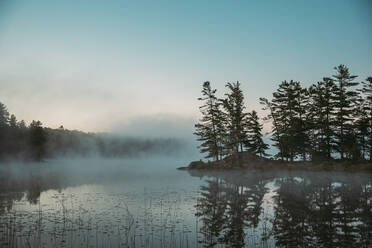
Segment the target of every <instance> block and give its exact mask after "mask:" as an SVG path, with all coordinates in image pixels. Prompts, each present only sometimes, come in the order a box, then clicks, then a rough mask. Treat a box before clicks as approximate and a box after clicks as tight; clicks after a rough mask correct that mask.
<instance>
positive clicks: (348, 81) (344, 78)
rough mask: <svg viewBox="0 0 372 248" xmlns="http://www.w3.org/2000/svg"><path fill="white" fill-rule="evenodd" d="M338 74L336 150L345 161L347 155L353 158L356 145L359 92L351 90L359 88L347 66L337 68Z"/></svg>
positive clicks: (335, 79)
mask: <svg viewBox="0 0 372 248" xmlns="http://www.w3.org/2000/svg"><path fill="white" fill-rule="evenodd" d="M335 70H336V74H335V75H333V78H334V81H335V83H336V87H334V92H333V93H334V96H333V101H334V107H335V119H334V126H335V130H336V132H335V136H336V140H335V149H336V151H337V152H339V153H340V157H341V159H344V158H345V156H346V154H347V153H348V154H349V157H352V151H351V149H352V147H353V146H354V144H355V139H354V133H353V124H354V123H353V116H352V115H353V113H354V111H355V104H356V102H357V97H358V93H357V91H353V90H350V88H351V87H354V86H357V85H358V83H357V82H354V79H355V78H356V77H357V76H355V75H351V74H350V73H349V69H348V68H347V67H346V66H345V65H339V66H337V67H335Z"/></svg>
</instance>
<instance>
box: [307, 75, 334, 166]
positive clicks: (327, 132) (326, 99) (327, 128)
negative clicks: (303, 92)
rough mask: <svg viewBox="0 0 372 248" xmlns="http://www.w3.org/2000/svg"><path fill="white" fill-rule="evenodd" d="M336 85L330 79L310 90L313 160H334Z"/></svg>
mask: <svg viewBox="0 0 372 248" xmlns="http://www.w3.org/2000/svg"><path fill="white" fill-rule="evenodd" d="M334 87H335V85H334V83H333V80H332V79H330V78H323V81H321V82H318V83H317V84H314V85H312V86H311V87H310V88H309V95H310V102H309V108H308V111H309V119H310V121H309V125H310V127H311V135H310V136H311V144H312V158H313V159H314V158H315V159H323V158H327V159H330V158H332V151H333V149H334V130H333V127H332V123H333V112H334V107H333V102H332V91H333V89H334Z"/></svg>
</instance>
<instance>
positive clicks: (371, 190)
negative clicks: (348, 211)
mask: <svg viewBox="0 0 372 248" xmlns="http://www.w3.org/2000/svg"><path fill="white" fill-rule="evenodd" d="M359 199H360V201H359V203H360V213H359V216H360V224H359V225H358V227H357V228H358V231H359V233H360V247H365V248H367V247H372V185H368V186H367V185H365V184H364V185H361V194H360V198H359Z"/></svg>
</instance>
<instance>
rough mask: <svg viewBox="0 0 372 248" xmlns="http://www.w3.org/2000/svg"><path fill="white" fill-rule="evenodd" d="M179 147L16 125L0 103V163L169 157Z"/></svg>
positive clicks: (165, 140) (158, 140)
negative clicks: (72, 158)
mask: <svg viewBox="0 0 372 248" xmlns="http://www.w3.org/2000/svg"><path fill="white" fill-rule="evenodd" d="M182 145H183V143H182V141H181V140H179V139H172V138H154V139H145V138H130V137H121V136H115V135H111V134H100V133H86V132H82V131H76V130H67V129H64V128H63V126H61V127H60V128H57V129H52V128H47V127H43V126H42V123H41V122H40V121H32V122H31V123H30V124H29V125H26V123H25V121H23V120H21V121H18V120H17V118H16V116H15V115H13V114H12V115H10V114H9V112H8V110H7V107H6V106H5V105H4V104H3V103H1V102H0V160H4V159H14V158H18V159H25V160H36V161H40V160H43V159H45V158H53V157H63V156H72V157H74V156H90V155H98V156H104V157H132V156H139V155H144V154H155V153H158V154H171V153H174V152H177V151H178V150H180V149H181V147H182Z"/></svg>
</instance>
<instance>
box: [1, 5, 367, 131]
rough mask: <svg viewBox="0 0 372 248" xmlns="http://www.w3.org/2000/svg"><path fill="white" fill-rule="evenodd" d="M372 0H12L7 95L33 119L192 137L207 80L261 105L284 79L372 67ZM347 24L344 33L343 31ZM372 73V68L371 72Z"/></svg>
mask: <svg viewBox="0 0 372 248" xmlns="http://www.w3.org/2000/svg"><path fill="white" fill-rule="evenodd" d="M370 10H372V4H371V2H368V1H327V2H324V1H311V2H305V1H302V2H291V1H281V2H277V1H268V2H264V3H263V2H258V1H255V2H245V1H236V2H234V3H228V2H223V1H213V2H210V1H203V2H198V1H187V2H182V3H180V2H177V3H175V2H169V1H156V2H150V1H148V2H141V3H138V2H136V3H134V2H124V1H113V2H110V3H103V2H100V1H89V3H88V2H86V1H63V2H55V1H53V2H51V1H36V0H35V1H2V2H1V3H0V54H2V55H1V57H0V85H1V91H0V102H3V103H4V104H6V105H7V107H8V110H9V112H10V113H13V114H15V115H16V116H17V118H18V119H24V120H25V121H27V123H29V122H30V121H31V120H33V119H37V120H41V121H42V122H43V124H44V126H50V127H52V128H57V127H59V126H60V125H63V126H64V127H65V128H68V129H77V130H82V131H95V132H97V131H102V132H116V133H125V134H128V133H129V134H133V135H149V136H151V135H152V136H153V135H155V136H156V135H157V136H162V135H164V134H168V136H177V135H180V134H182V135H184V134H187V136H189V135H192V131H193V123H194V122H195V121H196V119H197V118H198V116H199V110H198V106H199V103H198V101H197V98H198V97H199V96H200V90H201V84H202V82H204V81H207V80H209V81H211V82H212V86H213V87H215V88H217V89H218V94H219V95H220V96H222V94H223V92H224V91H225V89H224V84H225V83H226V82H228V81H230V82H234V81H240V82H241V83H242V89H243V91H244V93H245V97H246V106H247V110H252V109H255V110H260V109H261V106H259V103H258V98H259V97H269V98H270V96H271V92H273V91H274V90H275V88H276V87H277V85H278V84H279V83H280V82H281V81H283V80H291V79H293V80H297V81H301V82H302V84H303V85H304V86H308V85H310V84H312V83H315V82H316V81H319V80H321V79H322V77H323V76H329V75H332V73H333V67H334V66H336V65H338V64H346V65H347V66H348V67H349V68H350V71H351V73H353V74H356V75H359V78H358V81H361V80H364V79H365V78H366V77H367V76H368V75H369V74H370V73H371V68H372V60H371V59H370V54H372V45H371V44H372V29H371V28H370V25H371V23H372V17H371V16H370V15H369V13H370ZM340 34H341V35H340ZM368 73H369V74H368Z"/></svg>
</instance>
